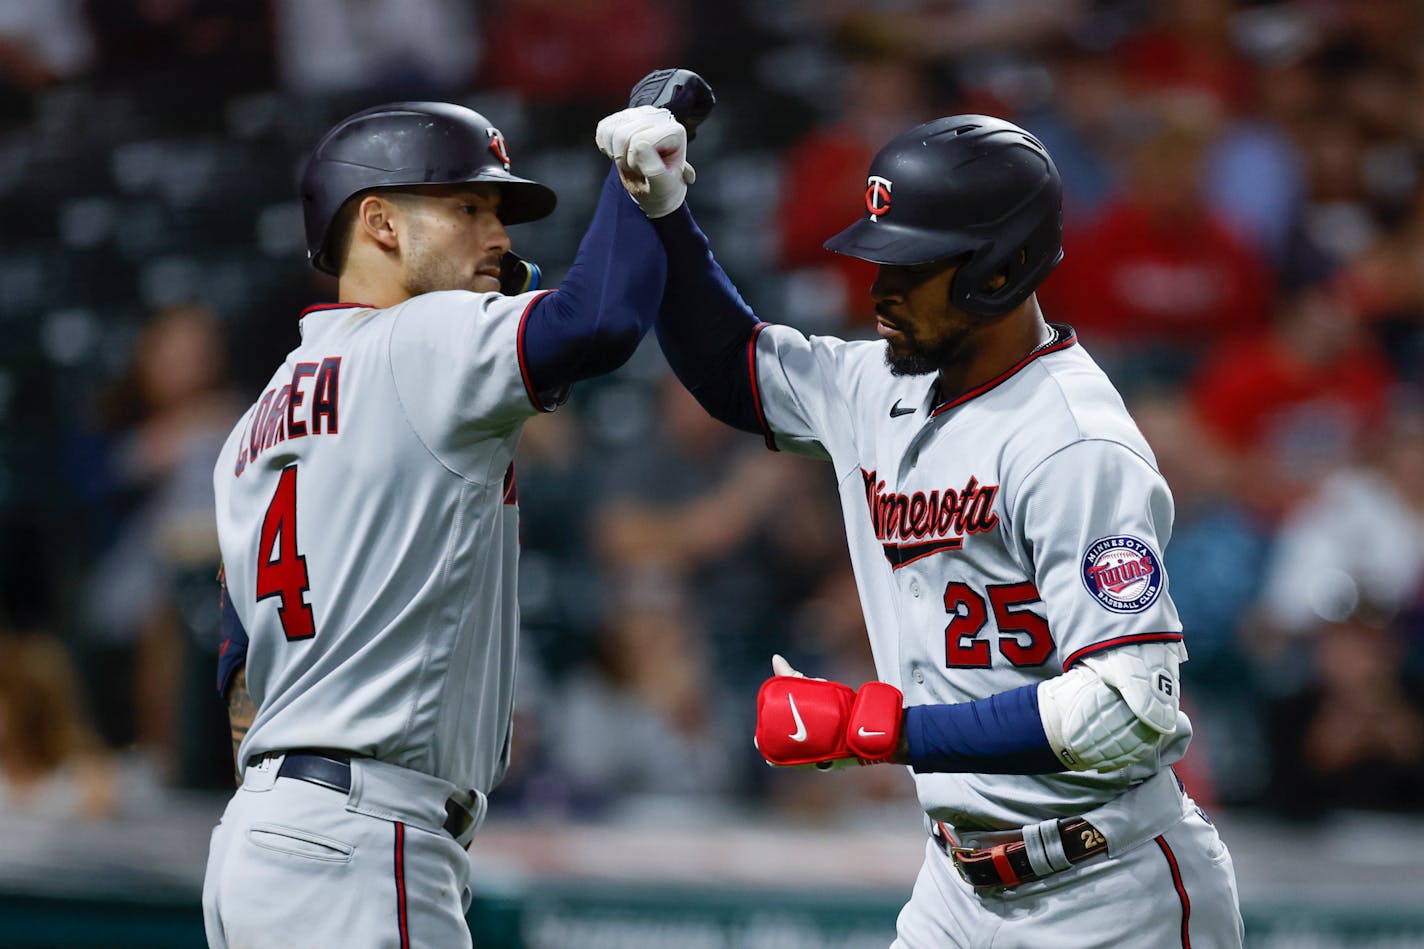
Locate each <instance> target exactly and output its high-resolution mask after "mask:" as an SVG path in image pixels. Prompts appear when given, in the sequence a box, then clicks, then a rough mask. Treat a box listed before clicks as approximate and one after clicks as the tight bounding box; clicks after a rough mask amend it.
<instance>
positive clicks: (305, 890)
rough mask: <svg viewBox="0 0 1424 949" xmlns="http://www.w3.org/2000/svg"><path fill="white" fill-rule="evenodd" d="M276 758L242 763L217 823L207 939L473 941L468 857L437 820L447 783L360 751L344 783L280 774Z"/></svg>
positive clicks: (318, 943) (383, 947) (297, 947)
mask: <svg viewBox="0 0 1424 949" xmlns="http://www.w3.org/2000/svg"><path fill="white" fill-rule="evenodd" d="M281 761H282V759H281V757H280V756H279V757H274V758H270V759H267V760H264V761H262V762H260V763H258V764H255V765H252V766H250V767H248V769H247V771H246V774H245V775H244V779H243V783H242V786H241V787H240V788H238V790H237V793H236V794H235V795H234V796H233V798H232V800H231V801H230V802H229V803H228V806H227V810H226V811H224V813H223V816H222V820H221V821H220V822H219V823H218V826H217V827H216V828H215V829H214V830H213V835H212V845H211V848H210V850H209V853H208V868H207V874H206V876H205V878H204V881H203V918H204V924H205V926H206V929H207V936H208V945H209V946H210V947H212V949H271V947H274V946H283V947H292V949H325V947H333V949H336V947H340V949H409V947H412V946H439V947H442V949H443V947H447V946H449V947H460V946H466V947H468V946H470V945H471V939H470V932H469V927H468V926H467V925H466V923H465V911H466V909H467V908H468V907H469V900H470V893H469V889H468V883H469V876H470V863H469V857H468V855H467V854H466V852H465V848H464V847H463V846H462V845H461V844H460V843H459V842H457V841H456V840H455V839H454V838H453V837H451V836H450V835H449V834H448V833H446V832H445V831H444V830H443V829H442V826H441V823H442V821H443V819H444V818H445V816H446V815H445V810H444V800H445V798H444V795H443V794H442V793H441V790H440V785H442V784H443V782H438V781H437V780H436V779H434V778H430V777H428V776H425V775H415V774H414V773H413V772H409V771H406V770H405V769H401V768H395V767H394V766H392V765H386V764H383V763H381V762H373V761H369V760H361V759H357V760H355V761H353V762H352V778H353V781H352V787H351V790H350V791H349V792H340V791H335V790H332V789H330V788H326V787H321V786H319V785H316V784H311V783H308V782H306V781H301V780H296V779H293V778H280V779H279V778H278V777H277V768H278V767H279V766H280V764H281ZM405 776H412V777H413V780H407V779H406V778H405ZM402 785H404V786H402Z"/></svg>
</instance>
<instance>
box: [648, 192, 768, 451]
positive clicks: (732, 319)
mask: <svg viewBox="0 0 1424 949" xmlns="http://www.w3.org/2000/svg"><path fill="white" fill-rule="evenodd" d="M653 227H654V228H655V229H656V231H657V233H658V236H659V237H660V238H662V242H663V247H665V248H666V249H667V267H668V269H667V289H666V291H665V293H664V295H663V302H662V307H661V308H660V309H659V310H658V320H657V324H656V327H657V334H658V342H659V343H660V344H661V345H662V348H663V355H664V356H665V357H667V361H668V365H669V366H671V367H672V371H673V373H674V374H675V375H676V376H677V378H678V380H679V381H681V382H682V384H683V386H684V387H685V388H686V389H687V391H688V392H691V393H692V394H693V396H695V397H696V398H697V401H698V402H700V403H702V407H703V408H705V409H706V410H707V411H708V413H709V414H710V415H712V417H713V418H716V419H720V420H721V421H723V422H726V423H727V424H728V425H731V426H733V427H735V428H740V429H742V430H743V431H746V432H753V433H755V434H758V435H761V434H765V427H764V426H763V424H762V421H761V414H760V412H759V411H758V409H757V398H756V388H755V380H754V379H753V378H752V372H753V371H754V370H753V364H752V361H751V358H750V357H749V355H748V348H749V347H750V346H752V345H753V342H752V340H753V338H754V337H755V335H756V332H757V327H758V325H759V322H758V320H757V317H756V314H755V313H753V312H752V310H751V307H749V306H747V304H746V301H744V300H743V299H742V297H741V294H739V293H738V292H737V288H736V287H735V286H733V284H732V281H731V279H730V278H729V277H728V276H727V274H726V273H725V272H724V271H723V270H722V267H721V265H720V264H718V263H717V261H716V259H715V258H714V257H713V256H712V250H711V247H710V246H709V245H708V243H707V236H706V235H705V234H703V233H702V230H701V228H699V227H698V226H697V222H696V221H694V220H693V219H692V212H690V211H689V210H688V209H687V205H685V204H684V205H683V206H682V207H680V208H678V209H677V210H676V211H674V212H673V213H672V214H669V215H667V216H666V217H661V218H658V219H657V220H656V221H654V222H653Z"/></svg>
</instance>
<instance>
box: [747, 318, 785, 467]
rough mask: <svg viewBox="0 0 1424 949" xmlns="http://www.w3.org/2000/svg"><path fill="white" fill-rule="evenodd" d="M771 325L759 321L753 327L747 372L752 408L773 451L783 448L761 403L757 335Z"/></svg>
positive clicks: (749, 344)
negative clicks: (768, 421)
mask: <svg viewBox="0 0 1424 949" xmlns="http://www.w3.org/2000/svg"><path fill="white" fill-rule="evenodd" d="M769 325H770V324H769V323H758V324H757V325H756V326H755V327H753V328H752V338H751V339H749V340H747V374H748V375H749V376H750V377H751V381H752V408H753V409H754V410H755V411H756V417H757V422H758V423H759V424H760V425H761V430H762V435H763V437H764V438H765V439H766V447H767V448H770V449H771V450H772V451H780V450H781V449H780V448H777V447H776V436H775V435H773V434H772V433H771V426H770V425H768V424H767V423H766V412H765V411H764V410H763V409H762V405H761V386H760V385H758V384H757V368H756V344H757V337H758V336H760V335H761V331H762V330H764V329H766V328H767V326H769Z"/></svg>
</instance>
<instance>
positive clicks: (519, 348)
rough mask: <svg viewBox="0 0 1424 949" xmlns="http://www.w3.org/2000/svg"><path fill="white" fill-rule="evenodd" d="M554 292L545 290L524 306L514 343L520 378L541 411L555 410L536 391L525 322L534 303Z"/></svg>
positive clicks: (532, 401)
mask: <svg viewBox="0 0 1424 949" xmlns="http://www.w3.org/2000/svg"><path fill="white" fill-rule="evenodd" d="M553 292H554V291H553V290H545V291H544V292H543V293H540V294H539V295H538V296H536V297H534V299H532V300H530V301H529V305H528V306H526V307H525V308H524V312H523V314H521V315H520V317H519V336H518V338H517V341H516V342H515V344H514V349H515V351H516V352H517V353H518V355H519V378H520V379H523V380H524V393H525V394H526V395H527V396H529V401H530V402H531V403H533V405H534V408H536V409H538V410H539V411H540V412H552V411H554V410H553V409H551V408H548V407H546V406H545V405H544V403H543V402H541V401H539V394H538V393H537V392H535V391H534V382H533V380H531V379H530V378H529V366H528V365H527V364H526V362H525V360H524V324H526V323H528V322H529V314H530V313H532V312H533V311H534V304H536V303H538V302H539V301H540V300H542V299H543V298H544V295H545V294H548V293H553Z"/></svg>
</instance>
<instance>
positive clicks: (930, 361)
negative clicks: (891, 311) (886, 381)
mask: <svg viewBox="0 0 1424 949" xmlns="http://www.w3.org/2000/svg"><path fill="white" fill-rule="evenodd" d="M897 329H898V330H899V331H900V337H901V347H900V349H899V350H898V351H897V350H896V348H895V345H894V344H893V343H890V342H886V344H885V364H886V365H887V366H889V367H890V374H891V375H892V376H927V375H929V374H930V373H933V372H939V369H940V367H941V366H944V365H948V364H949V363H950V362H951V361H952V360H953V358H954V354H955V352H957V351H958V349H959V344H960V342H961V340H960V338H959V337H957V336H950V337H946V338H945V339H942V340H940V341H939V342H938V343H937V344H936V345H934V346H926V345H924V344H923V343H921V342H920V341H919V340H918V339H916V338H915V336H914V333H913V331H912V330H911V329H910V328H909V327H906V326H900V327H897Z"/></svg>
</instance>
